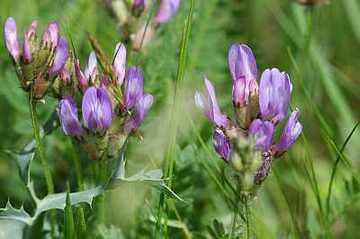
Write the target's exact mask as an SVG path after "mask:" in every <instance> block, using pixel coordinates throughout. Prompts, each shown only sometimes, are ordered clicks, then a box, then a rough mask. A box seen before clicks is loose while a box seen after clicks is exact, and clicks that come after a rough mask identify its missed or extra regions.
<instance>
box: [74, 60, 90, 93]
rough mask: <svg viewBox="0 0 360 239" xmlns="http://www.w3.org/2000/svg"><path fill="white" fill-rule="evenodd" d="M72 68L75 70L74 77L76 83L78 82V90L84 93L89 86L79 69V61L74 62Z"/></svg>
mask: <svg viewBox="0 0 360 239" xmlns="http://www.w3.org/2000/svg"><path fill="white" fill-rule="evenodd" d="M74 68H75V74H76V77H77V78H78V81H79V86H80V89H81V90H82V92H85V91H86V89H87V88H88V86H89V84H88V79H86V77H85V75H84V73H83V72H82V71H81V69H80V61H79V59H76V60H75V63H74Z"/></svg>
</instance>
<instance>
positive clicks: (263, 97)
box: [259, 68, 292, 124]
mask: <svg viewBox="0 0 360 239" xmlns="http://www.w3.org/2000/svg"><path fill="white" fill-rule="evenodd" d="M291 91H292V85H291V82H290V79H289V76H288V74H286V73H285V72H280V71H279V70H278V69H276V68H273V69H271V70H269V69H267V70H265V71H264V73H263V74H262V76H261V80H260V89H259V105H260V112H261V116H262V118H263V119H264V120H270V121H272V122H273V123H275V124H276V123H277V122H279V121H280V120H282V119H283V118H284V117H285V116H286V114H287V111H288V105H289V101H290V95H291Z"/></svg>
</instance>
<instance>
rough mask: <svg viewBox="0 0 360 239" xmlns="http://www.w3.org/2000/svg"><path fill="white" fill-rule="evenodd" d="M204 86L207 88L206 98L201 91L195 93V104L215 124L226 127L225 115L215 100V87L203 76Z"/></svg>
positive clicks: (227, 122)
mask: <svg viewBox="0 0 360 239" xmlns="http://www.w3.org/2000/svg"><path fill="white" fill-rule="evenodd" d="M204 82H205V87H206V90H207V98H205V97H204V95H203V94H202V93H199V92H196V93H195V103H196V106H197V107H198V108H199V109H200V110H201V111H203V112H204V114H205V115H206V116H207V117H208V118H209V119H210V120H211V121H212V122H213V123H214V124H215V125H217V126H219V127H227V126H228V124H229V121H228V119H227V116H226V115H225V114H223V113H222V112H221V111H220V108H219V105H218V103H217V100H216V95H215V89H214V86H213V85H212V84H211V82H210V81H209V80H208V79H206V78H205V80H204Z"/></svg>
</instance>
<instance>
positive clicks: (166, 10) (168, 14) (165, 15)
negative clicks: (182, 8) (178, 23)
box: [154, 0, 180, 23]
mask: <svg viewBox="0 0 360 239" xmlns="http://www.w3.org/2000/svg"><path fill="white" fill-rule="evenodd" d="M179 5H180V0H161V1H160V7H159V10H158V12H157V14H156V16H155V17H154V21H155V22H156V23H165V22H168V21H169V20H170V19H171V18H172V17H173V16H174V15H175V14H176V12H177V10H178V8H179Z"/></svg>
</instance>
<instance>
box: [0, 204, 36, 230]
mask: <svg viewBox="0 0 360 239" xmlns="http://www.w3.org/2000/svg"><path fill="white" fill-rule="evenodd" d="M2 220H14V221H18V222H21V223H23V224H31V222H32V218H31V216H30V215H29V214H28V213H27V212H26V211H25V210H24V208H23V207H21V208H20V209H16V208H14V207H13V206H12V205H11V203H10V202H9V201H8V202H7V203H6V207H5V208H1V209H0V221H2ZM0 224H1V223H0Z"/></svg>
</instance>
